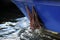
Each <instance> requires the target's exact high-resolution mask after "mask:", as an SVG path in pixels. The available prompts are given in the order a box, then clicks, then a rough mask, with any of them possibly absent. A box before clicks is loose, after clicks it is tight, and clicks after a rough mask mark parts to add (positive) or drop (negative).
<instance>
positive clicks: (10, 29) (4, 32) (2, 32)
mask: <svg viewBox="0 0 60 40" xmlns="http://www.w3.org/2000/svg"><path fill="white" fill-rule="evenodd" d="M16 21H17V22H4V23H3V24H0V37H15V36H18V33H19V31H20V30H21V29H24V28H26V27H28V25H29V20H28V19H27V18H26V17H23V18H17V19H16ZM13 35H14V36H13Z"/></svg>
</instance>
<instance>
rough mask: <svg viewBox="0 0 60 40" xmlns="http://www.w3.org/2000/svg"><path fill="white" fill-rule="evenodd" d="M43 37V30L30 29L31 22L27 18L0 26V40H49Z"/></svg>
mask: <svg viewBox="0 0 60 40" xmlns="http://www.w3.org/2000/svg"><path fill="white" fill-rule="evenodd" d="M41 36H42V34H41V29H36V30H34V31H33V30H31V29H30V21H29V19H28V18H27V17H22V18H17V19H14V20H13V21H8V22H3V23H2V24H0V40H49V39H47V38H45V39H44V38H43V37H41ZM43 36H44V37H47V36H45V35H43ZM48 38H50V36H48ZM50 39H51V38H50ZM52 40H56V39H52Z"/></svg>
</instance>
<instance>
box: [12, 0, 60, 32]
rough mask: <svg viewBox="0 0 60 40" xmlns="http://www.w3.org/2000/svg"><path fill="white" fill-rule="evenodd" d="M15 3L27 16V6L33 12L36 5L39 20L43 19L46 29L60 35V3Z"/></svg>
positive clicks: (14, 0)
mask: <svg viewBox="0 0 60 40" xmlns="http://www.w3.org/2000/svg"><path fill="white" fill-rule="evenodd" d="M12 2H13V3H15V4H16V6H17V7H18V8H19V9H20V10H21V11H22V12H23V14H24V15H25V16H27V17H28V14H27V12H26V9H25V5H28V6H29V8H30V10H31V11H32V6H33V5H34V7H35V9H36V11H37V12H38V13H37V14H38V16H39V18H41V19H42V21H43V23H44V25H45V28H46V29H48V30H51V31H55V32H59V33H60V3H58V2H51V1H50V2H48V1H44V2H43V1H39V2H36V1H35V2H33V1H27V2H26V1H17V0H13V1H12Z"/></svg>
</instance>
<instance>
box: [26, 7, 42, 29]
mask: <svg viewBox="0 0 60 40" xmlns="http://www.w3.org/2000/svg"><path fill="white" fill-rule="evenodd" d="M26 11H27V13H28V16H29V19H30V27H31V29H33V30H34V29H40V28H41V25H40V24H41V23H40V22H39V20H38V16H37V13H36V11H35V8H34V6H32V13H31V12H30V10H29V8H28V6H26Z"/></svg>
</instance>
